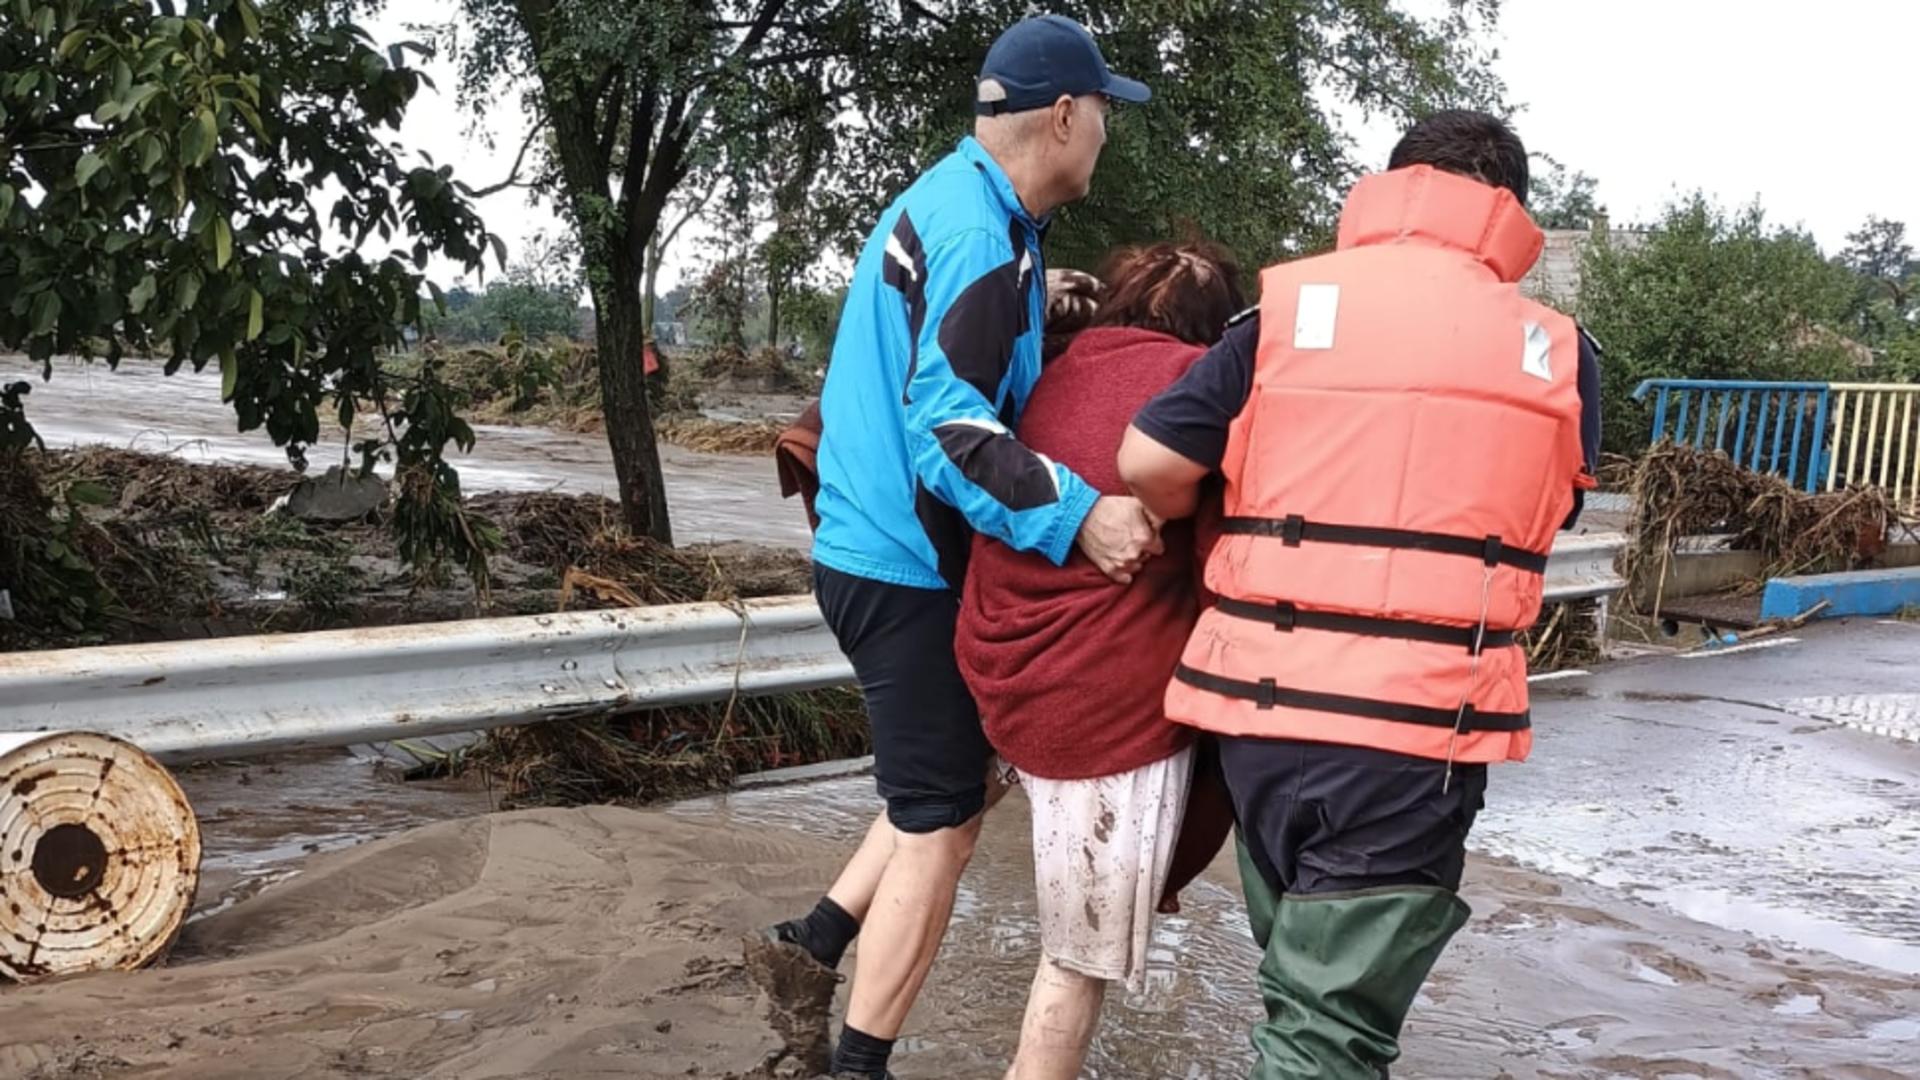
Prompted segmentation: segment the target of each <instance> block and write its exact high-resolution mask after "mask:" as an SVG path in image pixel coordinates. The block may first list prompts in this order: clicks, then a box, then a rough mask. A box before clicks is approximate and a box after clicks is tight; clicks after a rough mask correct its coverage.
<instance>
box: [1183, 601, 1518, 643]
mask: <svg viewBox="0 0 1920 1080" xmlns="http://www.w3.org/2000/svg"><path fill="white" fill-rule="evenodd" d="M1214 606H1215V607H1217V608H1219V609H1220V612H1221V613H1222V614H1225V615H1231V616H1233V617H1234V618H1236V619H1250V620H1252V621H1254V622H1264V623H1272V624H1273V628H1274V629H1276V630H1279V631H1281V632H1283V633H1291V632H1292V631H1294V630H1330V631H1333V632H1334V633H1339V634H1360V635H1363V636H1366V637H1384V638H1399V639H1401V640H1403V641H1426V642H1431V643H1433V644H1435V645H1455V646H1458V647H1459V648H1462V649H1465V650H1467V652H1469V653H1473V654H1478V653H1479V652H1480V651H1481V650H1483V649H1504V648H1506V647H1507V646H1509V645H1512V644H1513V643H1514V641H1515V640H1516V639H1517V638H1518V637H1519V635H1518V633H1517V632H1516V631H1513V630H1487V631H1485V632H1484V633H1483V632H1481V631H1479V630H1478V629H1477V628H1475V627H1471V626H1441V625H1439V624H1437V623H1427V622H1417V621H1415V620H1413V619H1385V618H1378V617H1375V616H1370V615H1339V614H1335V613H1333V612H1330V611H1302V610H1300V608H1299V605H1297V604H1293V603H1290V602H1288V601H1285V600H1277V601H1272V602H1269V603H1255V602H1253V601H1251V600H1232V599H1228V598H1226V597H1221V598H1220V599H1219V600H1218V601H1216V602H1215V603H1214Z"/></svg>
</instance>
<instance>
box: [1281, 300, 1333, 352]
mask: <svg viewBox="0 0 1920 1080" xmlns="http://www.w3.org/2000/svg"><path fill="white" fill-rule="evenodd" d="M1339 317H1340V286H1338V285H1302V286H1300V305H1299V307H1298V308H1297V309H1296V310H1295V312H1294V316H1293V347H1294V348H1296V349H1331V348H1333V324H1334V323H1335V322H1336V321H1338V319H1339Z"/></svg>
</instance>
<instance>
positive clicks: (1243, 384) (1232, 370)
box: [1133, 309, 1600, 529]
mask: <svg viewBox="0 0 1920 1080" xmlns="http://www.w3.org/2000/svg"><path fill="white" fill-rule="evenodd" d="M1259 344H1260V315H1259V311H1258V309H1255V310H1254V311H1253V312H1251V313H1248V314H1247V315H1245V316H1242V317H1240V318H1238V319H1236V320H1235V321H1234V322H1233V323H1231V324H1229V325H1228V327H1227V332H1226V334H1225V335H1224V336H1222V337H1221V338H1220V341H1219V343H1218V344H1216V345H1215V346H1214V347H1213V348H1211V349H1209V350H1207V354H1206V355H1205V356H1202V357H1201V358H1200V359H1198V360H1196V361H1194V364H1193V366H1192V367H1190V368H1188V369H1187V373H1186V374H1185V375H1184V376H1182V377H1181V378H1180V380H1179V381H1178V382H1176V383H1174V384H1173V385H1172V386H1170V387H1168V388H1167V389H1166V390H1165V391H1164V392H1163V393H1161V395H1160V396H1159V397H1156V398H1154V399H1153V400H1152V401H1149V402H1147V406H1146V408H1144V409H1141V410H1140V413H1139V415H1137V416H1135V417H1134V418H1133V426H1134V427H1137V428H1139V429H1140V430H1141V431H1143V432H1145V433H1146V434H1147V435H1149V436H1151V437H1152V438H1153V441H1155V442H1157V443H1159V444H1160V445H1162V446H1164V447H1166V448H1167V449H1169V450H1172V451H1173V452H1174V453H1176V454H1179V455H1180V456H1181V457H1183V458H1186V459H1187V460H1189V461H1193V462H1196V463H1198V464H1201V465H1205V466H1206V467H1208V468H1209V469H1218V468H1219V467H1220V462H1221V460H1222V459H1223V458H1225V457H1226V455H1227V428H1228V426H1229V425H1231V424H1232V423H1233V419H1234V417H1236V416H1239V415H1240V411H1241V410H1242V409H1244V408H1246V405H1247V397H1248V396H1249V395H1251V394H1252V393H1253V358H1254V353H1255V352H1256V351H1257V348H1258V346H1259ZM1579 387H1580V449H1581V452H1582V455H1583V456H1584V457H1585V458H1586V465H1587V472H1588V473H1589V474H1591V473H1592V472H1593V471H1594V470H1595V469H1597V468H1599V466H1600V347H1599V344H1598V343H1597V342H1595V341H1594V340H1593V337H1592V336H1591V335H1590V334H1588V333H1587V332H1586V331H1585V330H1584V329H1583V330H1581V331H1580V373H1579ZM1585 494H1586V493H1585V492H1583V491H1581V490H1580V489H1578V488H1575V489H1574V492H1573V513H1572V514H1570V515H1569V516H1568V517H1567V521H1566V524H1565V525H1562V526H1561V528H1563V529H1570V528H1572V527H1573V524H1574V522H1575V521H1577V520H1579V518H1580V510H1581V507H1582V506H1583V505H1584V504H1585V498H1584V496H1585Z"/></svg>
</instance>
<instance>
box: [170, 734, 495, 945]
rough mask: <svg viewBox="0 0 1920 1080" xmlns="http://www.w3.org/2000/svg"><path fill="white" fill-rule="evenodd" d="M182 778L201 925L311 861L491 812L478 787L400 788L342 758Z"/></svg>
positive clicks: (235, 766)
mask: <svg viewBox="0 0 1920 1080" xmlns="http://www.w3.org/2000/svg"><path fill="white" fill-rule="evenodd" d="M175 776H176V777H177V779H178V780H179V781H180V787H181V789H182V790H183V791H184V792H185V793H186V796H187V801H188V802H189V803H190V804H191V805H192V806H193V808H194V812H195V814H196V815H197V816H198V817H199V819H200V839H201V849H202V854H201V862H200V892H199V896H198V897H197V899H196V900H195V903H194V918H196V919H197V918H204V917H206V916H207V915H209V914H212V913H214V912H216V911H224V910H225V909H227V908H229V907H232V906H233V905H234V904H235V903H238V902H239V901H241V900H244V899H246V898H247V897H249V896H252V895H254V894H255V893H258V892H259V891H260V890H262V889H264V888H266V887H268V886H270V885H273V884H275V883H277V882H281V881H285V880H287V879H289V878H291V877H293V876H295V875H297V874H299V873H300V862H301V860H302V859H304V858H306V857H307V856H308V855H313V854H317V853H319V852H323V851H335V850H338V849H340V848H347V847H352V846H354V845H356V844H362V843H365V842H367V841H369V840H377V839H379V838H381V837H384V836H392V835H393V834H395V833H400V832H404V831H406V830H408V829H412V828H416V827H418V826H421V825H428V824H432V823H433V822H436V821H447V820H451V819H454V818H462V817H470V816H472V815H475V814H484V813H486V812H487V811H489V810H491V809H493V806H492V800H491V799H490V797H489V795H488V793H487V792H486V791H485V790H483V789H479V788H476V787H474V786H473V785H469V784H465V783H455V782H447V781H428V782H416V783H407V784H401V783H397V782H394V781H391V780H388V779H385V778H383V777H382V776H380V775H377V774H376V773H375V771H374V769H373V768H372V767H371V766H369V765H368V764H367V763H366V762H363V761H360V760H358V759H356V758H354V757H351V756H350V755H348V754H345V753H340V752H335V751H325V750H317V751H311V752H306V753H300V754H287V755H282V756H279V757H275V758H269V759H262V760H256V761H249V762H244V763H240V762H236V763H210V764H206V765H197V766H188V767H185V768H183V769H180V770H178V771H177V772H176V773H175Z"/></svg>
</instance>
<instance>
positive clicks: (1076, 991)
mask: <svg viewBox="0 0 1920 1080" xmlns="http://www.w3.org/2000/svg"><path fill="white" fill-rule="evenodd" d="M1101 277H1102V278H1103V279H1104V280H1105V282H1106V294H1105V296H1104V298H1103V299H1102V300H1101V302H1100V304H1099V307H1098V311H1097V314H1095V316H1094V320H1093V325H1092V327H1091V328H1089V329H1087V330H1085V331H1082V332H1081V333H1080V334H1078V335H1077V336H1075V337H1074V338H1073V340H1072V342H1071V344H1069V345H1068V346H1067V348H1066V351H1065V352H1064V353H1063V354H1061V355H1060V356H1059V357H1058V358H1057V359H1055V360H1053V361H1052V362H1051V363H1050V364H1049V365H1048V366H1047V369H1046V372H1045V374H1044V375H1042V376H1041V378H1040V382H1039V384H1038V385H1037V386H1036V387H1035V388H1034V391H1033V396H1032V398H1031V399H1030V400H1029V401H1028V402H1027V407H1026V411H1025V413H1024V414H1023V415H1022V417H1021V421H1020V431H1019V437H1020V441H1021V442H1022V443H1024V444H1025V445H1026V446H1028V447H1029V448H1031V449H1032V450H1034V451H1035V452H1037V453H1040V454H1044V455H1046V456H1047V457H1050V458H1052V459H1053V460H1055V461H1058V462H1060V463H1061V464H1063V465H1065V466H1067V467H1068V468H1070V469H1072V470H1073V471H1074V472H1076V473H1078V474H1079V475H1080V476H1082V477H1085V478H1086V480H1087V482H1088V483H1089V484H1091V485H1093V486H1094V487H1095V488H1097V489H1098V490H1099V491H1100V492H1101V493H1102V494H1110V495H1124V494H1126V493H1127V488H1126V485H1125V484H1123V483H1121V481H1120V475H1119V472H1118V470H1117V468H1116V467H1115V464H1114V462H1115V458H1116V456H1117V455H1118V453H1119V449H1120V440H1121V438H1122V436H1123V435H1124V434H1125V433H1126V429H1127V425H1128V424H1129V423H1130V422H1131V421H1132V420H1133V416H1134V414H1135V413H1136V412H1138V411H1139V410H1140V408H1141V406H1143V405H1145V404H1146V403H1147V402H1148V401H1149V400H1150V399H1152V398H1153V397H1154V396H1155V395H1157V394H1159V393H1160V391H1162V390H1164V389H1166V388H1167V386H1169V385H1170V384H1172V383H1173V381H1174V380H1176V379H1178V378H1179V377H1180V376H1181V375H1182V374H1184V373H1185V372H1186V370H1187V368H1188V366H1190V365H1191V364H1192V363H1193V362H1194V361H1195V360H1197V359H1199V357H1200V355H1201V353H1202V352H1203V351H1205V349H1206V347H1208V346H1210V345H1212V344H1213V343H1214V342H1215V341H1217V340H1218V339H1219V337H1220V334H1221V332H1222V331H1223V330H1224V329H1225V327H1226V323H1227V320H1228V319H1229V318H1231V317H1232V316H1233V314H1234V313H1235V312H1237V311H1239V310H1240V309H1241V308H1243V307H1244V306H1245V298H1244V296H1243V295H1242V293H1241V289H1240V284H1239V270H1238V268H1237V267H1236V266H1235V265H1234V264H1233V263H1232V261H1231V260H1230V259H1229V258H1228V257H1227V256H1226V255H1225V254H1224V253H1223V252H1221V251H1219V250H1218V249H1215V248H1212V247H1210V246H1201V245H1175V244H1159V245H1155V246H1152V247H1145V248H1135V249H1129V250H1125V251H1122V252H1120V253H1118V254H1117V255H1116V256H1115V257H1114V258H1113V259H1112V260H1110V262H1109V264H1108V267H1107V269H1106V270H1105V272H1104V273H1102V274H1101ZM1196 528H1198V529H1199V530H1200V532H1201V534H1203V535H1204V534H1206V533H1207V532H1208V531H1209V523H1208V522H1207V521H1205V520H1204V519H1201V520H1197V521H1180V522H1169V523H1168V524H1167V525H1166V527H1165V531H1164V533H1163V536H1162V539H1163V541H1164V542H1165V545H1166V554H1165V555H1163V556H1161V557H1159V558H1156V559H1154V560H1152V561H1151V562H1149V563H1148V564H1147V566H1146V567H1145V568H1144V569H1143V570H1142V571H1141V572H1140V573H1139V574H1138V575H1136V576H1135V578H1134V580H1133V582H1132V583H1131V584H1129V585H1125V586H1120V585H1115V584H1113V583H1112V582H1111V581H1109V580H1108V579H1107V577H1106V575H1104V574H1102V573H1101V572H1100V570H1099V569H1098V568H1096V567H1095V566H1094V565H1093V564H1092V563H1091V562H1089V561H1088V560H1087V559H1086V557H1085V556H1084V555H1081V554H1079V553H1077V552H1076V553H1075V554H1074V555H1073V557H1072V558H1071V559H1070V560H1069V561H1068V562H1067V564H1066V565H1065V566H1062V567H1055V566H1053V565H1052V564H1051V563H1049V562H1047V560H1045V559H1044V558H1041V557H1039V556H1035V555H1028V554H1023V553H1020V552H1016V551H1014V550H1012V549H1011V548H1008V547H1007V546H1006V545H1004V544H996V543H991V542H985V541H979V542H976V543H975V545H974V549H973V561H972V563H971V564H970V567H969V569H968V573H967V579H966V587H965V591H964V597H963V600H962V603H961V612H960V625H959V632H958V636H957V639H956V642H955V652H956V654H957V656H958V658H959V662H960V671H961V673H962V674H963V675H964V676H965V677H966V680H967V685H968V686H969V688H970V689H971V690H972V691H973V696H974V699H975V701H977V702H978V704H979V707H980V718H981V721H982V723H983V725H984V727H985V729H986V733H987V738H988V739H989V740H990V741H991V742H992V743H993V746H994V748H995V750H997V751H998V752H999V754H1000V757H1001V758H1002V759H1003V760H1004V761H1005V762H1007V764H1009V765H1010V766H1012V768H1013V769H1014V770H1015V771H1016V772H1017V773H1018V774H1019V778H1020V783H1021V784H1022V785H1023V786H1024V787H1025V788H1026V789H1027V796H1028V801H1029V803H1030V804H1031V805H1032V808H1033V854H1034V878H1035V891H1036V894H1037V897H1038V900H1039V909H1040V942H1041V953H1042V956H1041V960H1040V968H1039V972H1038V974H1037V975H1036V976H1035V978H1034V984H1033V991H1032V994H1031V995H1030V997H1029V999H1028V1002H1027V1016H1026V1022H1025V1025H1024V1026H1023V1028H1022V1030H1021V1035H1020V1049H1019V1052H1018V1054H1017V1055H1016V1057H1015V1060H1014V1065H1013V1069H1012V1070H1011V1072H1010V1073H1009V1074H1008V1075H1009V1076H1010V1077H1018V1078H1020V1080H1028V1078H1033V1077H1062V1078H1071V1077H1075V1076H1078V1075H1079V1072H1080V1066H1081V1064H1082V1062H1083V1060H1084V1058H1085V1056H1086V1051H1087V1046H1088V1044H1089V1043H1090V1042H1091V1041H1092V1038H1093V1031H1094V1027H1095V1025H1096V1024H1097V1022H1098V1020H1099V1015H1100V1005H1101V1002H1102V1000H1103V998H1104V996H1105V993H1106V986H1107V983H1109V982H1112V981H1121V980H1124V981H1126V982H1127V983H1129V984H1130V985H1132V986H1134V987H1136V988H1137V987H1138V986H1139V985H1140V984H1141V983H1142V982H1143V981H1144V978H1145V975H1146V951H1147V944H1148V935H1149V932H1150V930H1151V928H1152V917H1153V913H1154V910H1155V907H1156V904H1157V903H1158V902H1159V900H1160V898H1161V896H1162V892H1163V890H1164V888H1165V886H1166V884H1167V877H1168V873H1169V869H1170V866H1171V864H1172V861H1173V848H1174V843H1175V840H1176V839H1177V836H1178V833H1179V831H1180V826H1181V817H1182V812H1183V810H1184V808H1185V806H1186V802H1187V796H1188V787H1189V784H1190V781H1191V777H1192V774H1193V754H1194V751H1193V746H1192V735H1191V733H1190V731H1189V730H1188V729H1186V728H1182V727H1178V726H1176V725H1174V724H1172V723H1170V722H1168V720H1167V719H1166V717H1165V715H1164V714H1163V713H1162V711H1161V701H1162V697H1163V695H1164V693H1165V690H1166V687H1167V682H1168V680H1169V679H1170V678H1171V677H1172V675H1173V669H1174V666H1175V664H1176V663H1177V662H1178V661H1179V658H1180V651H1181V649H1182V647H1184V645H1185V644H1186V640H1187V636H1188V633H1189V632H1190V631H1191V630H1192V628H1193V624H1194V622H1195V620H1197V619H1198V618H1199V613H1200V605H1201V602H1202V596H1201V590H1202V586H1201V582H1200V570H1201V567H1202V566H1203V565H1204V562H1205V559H1204V556H1205V550H1204V546H1203V545H1202V544H1200V543H1197V542H1196V535H1195V530H1196Z"/></svg>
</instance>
